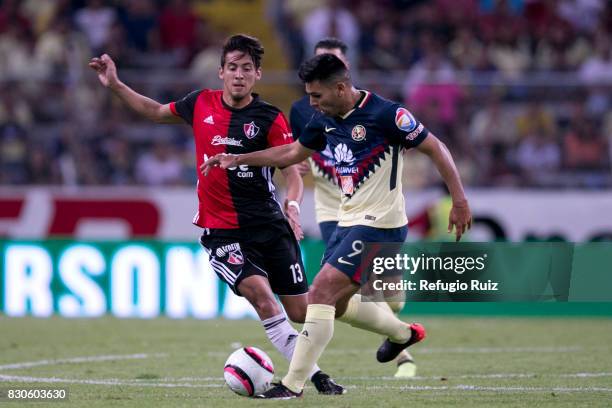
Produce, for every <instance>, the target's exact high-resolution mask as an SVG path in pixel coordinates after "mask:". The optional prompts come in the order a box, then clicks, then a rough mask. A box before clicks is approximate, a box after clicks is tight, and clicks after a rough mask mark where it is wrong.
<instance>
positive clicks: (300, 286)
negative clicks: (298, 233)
mask: <svg viewBox="0 0 612 408" xmlns="http://www.w3.org/2000/svg"><path fill="white" fill-rule="evenodd" d="M200 243H201V244H202V246H203V247H204V249H205V250H206V251H207V252H208V255H209V262H210V266H211V267H212V269H213V271H215V273H216V274H217V276H218V277H219V279H221V280H222V281H223V282H225V283H226V284H227V285H228V286H229V287H230V288H231V289H232V291H233V292H234V293H235V294H236V295H238V296H242V295H241V294H240V291H239V290H238V285H240V282H242V280H243V279H244V278H246V277H248V276H251V275H260V276H265V277H266V278H268V281H269V282H270V286H271V287H272V292H274V293H275V294H277V295H281V296H283V295H287V296H294V295H301V294H304V293H307V292H308V281H307V279H306V272H305V271H304V264H303V262H302V254H301V251H300V246H299V244H298V242H297V240H296V239H295V236H294V235H293V231H292V230H291V227H290V226H289V223H287V221H285V220H279V221H272V222H269V223H267V224H263V225H260V226H254V227H248V228H240V229H236V230H219V229H205V232H204V234H203V235H202V237H200Z"/></svg>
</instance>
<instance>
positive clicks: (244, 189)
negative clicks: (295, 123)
mask: <svg viewBox="0 0 612 408" xmlns="http://www.w3.org/2000/svg"><path fill="white" fill-rule="evenodd" d="M262 55H263V47H262V45H261V43H260V42H259V40H257V39H256V38H253V37H249V36H246V35H241V34H239V35H234V36H232V37H230V38H229V39H228V40H227V41H226V42H225V44H224V46H223V50H222V57H221V66H220V67H219V78H220V79H221V80H222V81H223V89H221V90H209V89H204V90H197V91H194V92H191V93H190V94H188V95H187V96H185V97H184V98H182V99H180V100H178V101H176V102H171V103H168V104H160V103H158V102H156V101H154V100H152V99H150V98H147V97H146V96H144V95H140V94H138V93H137V92H135V91H134V90H132V89H131V88H130V87H128V86H127V85H125V84H124V83H123V82H121V81H120V80H119V78H118V76H117V69H116V67H115V64H114V62H113V60H112V59H111V58H110V57H109V56H108V55H106V54H105V55H102V56H101V57H100V58H93V59H92V60H91V62H90V63H89V66H90V67H91V68H93V69H94V70H95V71H96V72H97V74H98V78H99V79H100V82H101V83H102V85H104V86H105V87H107V88H109V89H110V90H111V91H112V92H113V93H114V94H115V95H116V96H118V97H119V98H120V99H121V100H122V101H123V102H124V103H125V104H126V105H128V106H129V107H130V108H131V109H133V110H134V111H136V112H137V113H139V114H141V115H142V116H144V117H146V118H148V119H151V120H153V121H155V122H157V123H183V122H186V123H188V124H189V125H191V126H192V128H193V135H194V140H195V146H196V161H197V165H198V166H200V165H201V164H202V163H204V162H205V161H206V160H207V159H208V158H209V157H213V156H215V155H216V154H218V153H236V154H237V153H248V152H254V151H258V150H263V149H266V148H268V147H273V146H281V145H284V144H288V143H291V142H293V139H292V135H291V130H290V128H289V125H288V123H287V120H286V118H285V116H284V115H283V113H282V112H281V111H280V110H279V109H278V108H276V107H274V106H272V105H270V104H268V103H266V102H264V101H262V100H261V99H260V98H259V96H258V95H257V94H255V93H253V92H252V91H253V88H254V86H255V83H256V81H257V80H259V79H260V78H261V57H262ZM281 171H282V173H283V176H284V177H285V179H286V180H287V185H288V191H287V200H286V201H285V205H284V213H283V209H282V208H281V205H280V204H279V202H278V201H277V199H276V195H275V187H274V183H273V182H272V175H273V173H274V169H273V168H270V167H267V166H237V167H235V168H228V169H226V170H225V169H223V170H222V169H220V168H219V169H215V170H214V171H213V172H211V174H210V175H209V176H208V177H204V176H203V175H201V174H200V175H199V177H198V186H197V190H198V200H199V207H198V212H197V214H196V216H195V217H194V220H193V222H194V224H196V225H198V226H199V227H202V228H203V235H202V237H201V238H200V242H201V244H202V245H203V247H204V248H205V249H206V250H207V252H208V254H209V258H210V265H211V267H212V269H213V270H214V271H215V272H216V274H217V276H218V277H219V278H220V279H221V280H223V281H224V282H225V283H226V284H227V285H228V286H229V287H230V288H231V289H232V290H233V291H234V293H236V294H237V295H239V296H244V297H245V298H246V299H247V300H248V301H249V302H250V303H251V305H253V307H254V308H255V310H256V311H257V314H258V315H259V318H260V319H261V320H262V323H263V325H264V328H265V330H266V334H267V335H268V338H269V339H270V341H271V342H272V344H273V345H274V346H275V347H276V349H277V350H278V351H279V352H280V353H281V354H282V355H283V356H285V357H286V358H287V359H288V360H290V359H291V356H292V354H293V350H294V348H295V343H296V339H297V337H298V333H297V332H296V331H295V329H294V328H293V327H292V326H291V324H289V322H288V321H287V318H286V316H285V314H284V313H283V311H282V310H281V308H280V306H279V304H278V303H277V302H276V300H275V297H274V294H276V295H278V297H279V299H280V301H281V303H282V304H283V306H284V308H285V311H286V312H287V314H288V316H289V318H290V319H291V320H293V321H295V322H304V317H305V314H306V306H307V304H308V301H307V293H308V282H307V280H306V276H305V274H304V266H303V263H302V259H301V254H300V248H299V245H298V242H297V240H298V239H301V238H302V236H303V234H302V230H301V227H300V223H299V208H300V207H299V202H300V201H301V199H302V190H303V184H302V179H301V177H300V175H299V173H298V171H297V168H296V167H295V166H288V167H286V168H282V169H281ZM310 378H311V380H312V381H313V383H314V385H315V387H316V388H317V390H318V391H319V392H320V393H323V394H342V393H343V392H344V389H343V388H342V387H341V386H339V385H337V384H336V383H335V382H334V381H333V380H332V379H331V378H330V377H329V376H328V375H327V374H325V373H323V372H322V371H321V370H320V369H319V368H318V367H317V366H315V367H314V368H313V370H312V372H311V373H310Z"/></svg>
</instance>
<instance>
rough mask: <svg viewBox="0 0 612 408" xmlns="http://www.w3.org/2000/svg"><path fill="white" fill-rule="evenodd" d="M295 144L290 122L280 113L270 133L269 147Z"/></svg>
mask: <svg viewBox="0 0 612 408" xmlns="http://www.w3.org/2000/svg"><path fill="white" fill-rule="evenodd" d="M292 142H293V136H292V135H291V130H290V129H289V122H287V118H285V115H283V113H282V112H279V113H278V115H276V118H275V119H274V122H272V126H270V131H269V132H268V146H282V145H286V144H289V143H292Z"/></svg>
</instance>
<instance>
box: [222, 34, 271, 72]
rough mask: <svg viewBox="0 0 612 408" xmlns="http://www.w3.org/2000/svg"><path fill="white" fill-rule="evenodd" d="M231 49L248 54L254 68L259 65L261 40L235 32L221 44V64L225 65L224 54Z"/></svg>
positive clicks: (261, 47)
mask: <svg viewBox="0 0 612 408" xmlns="http://www.w3.org/2000/svg"><path fill="white" fill-rule="evenodd" d="M232 51H240V52H243V53H245V54H248V55H249V56H250V57H251V59H252V60H253V64H255V68H259V67H261V56H262V55H263V53H264V48H263V45H261V42H260V41H259V40H258V39H257V38H255V37H251V36H249V35H245V34H236V35H232V36H231V37H230V38H228V39H227V40H226V41H225V44H223V50H222V52H221V66H222V67H223V66H225V56H226V55H227V54H228V53H230V52H232Z"/></svg>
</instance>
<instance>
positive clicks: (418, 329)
mask: <svg viewBox="0 0 612 408" xmlns="http://www.w3.org/2000/svg"><path fill="white" fill-rule="evenodd" d="M410 330H411V332H412V334H411V335H410V339H408V341H407V342H405V343H394V342H392V341H391V340H389V339H386V340H385V341H384V342H383V344H382V345H381V346H380V347H379V348H378V351H377V352H376V359H377V360H378V362H379V363H387V362H389V361H391V360H393V359H395V357H397V356H398V354H399V353H400V352H401V351H402V350H404V349H405V348H408V347H410V346H412V345H413V344H415V343H418V342H419V341H421V340H423V339H424V338H425V336H426V333H425V328H424V327H423V326H421V325H420V324H419V323H412V324H411V325H410Z"/></svg>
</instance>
